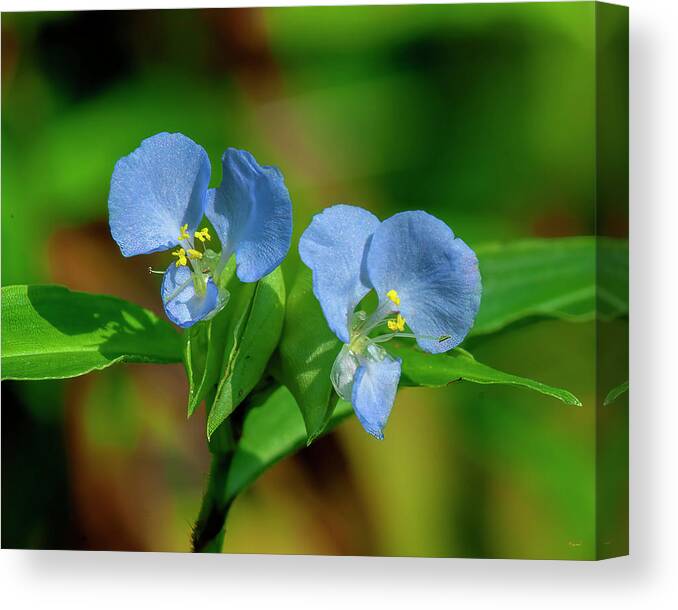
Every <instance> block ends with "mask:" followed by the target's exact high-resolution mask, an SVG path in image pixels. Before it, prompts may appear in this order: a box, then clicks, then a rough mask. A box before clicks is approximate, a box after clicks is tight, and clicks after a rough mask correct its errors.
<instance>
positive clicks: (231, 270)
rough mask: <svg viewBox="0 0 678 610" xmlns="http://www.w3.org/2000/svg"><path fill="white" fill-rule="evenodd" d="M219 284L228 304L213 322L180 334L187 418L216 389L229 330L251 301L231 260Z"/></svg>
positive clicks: (227, 349)
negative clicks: (185, 380)
mask: <svg viewBox="0 0 678 610" xmlns="http://www.w3.org/2000/svg"><path fill="white" fill-rule="evenodd" d="M220 284H221V287H222V288H225V289H226V290H228V292H229V294H230V299H229V302H228V303H227V304H226V306H225V307H224V309H223V310H222V311H220V312H219V313H218V314H217V315H216V316H215V317H214V318H213V319H211V320H208V321H204V322H199V323H198V324H194V325H193V326H191V327H190V328H188V329H186V332H185V333H184V336H185V339H186V343H185V350H184V364H185V366H186V376H187V377H188V416H189V417H190V416H191V415H193V412H194V411H195V409H196V408H197V407H198V405H199V404H200V403H201V402H202V401H203V400H204V399H205V398H206V397H207V396H208V395H209V394H210V393H211V394H212V397H213V395H214V394H215V393H216V390H217V387H218V385H219V379H220V376H221V371H222V369H223V363H224V358H225V356H226V354H227V353H229V352H230V348H231V347H232V345H233V341H234V336H233V328H234V326H235V324H236V322H237V321H238V320H240V319H241V318H242V317H243V316H244V315H245V313H246V311H247V308H248V307H249V304H250V301H251V298H252V290H253V285H252V284H243V283H241V282H240V281H239V280H238V277H237V276H236V275H235V257H231V260H230V261H229V262H228V264H227V265H226V267H225V269H224V271H223V272H222V275H221V279H220Z"/></svg>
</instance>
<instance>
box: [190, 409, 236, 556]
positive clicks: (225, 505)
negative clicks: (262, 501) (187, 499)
mask: <svg viewBox="0 0 678 610" xmlns="http://www.w3.org/2000/svg"><path fill="white" fill-rule="evenodd" d="M244 402H245V403H246V402H247V400H245V401H244ZM246 408H247V405H246V404H244V403H243V404H241V405H240V407H239V409H238V411H239V412H240V413H241V414H244V413H245V411H246ZM231 420H233V421H231ZM241 428H242V420H241V419H240V418H237V417H236V418H233V417H231V418H229V419H228V420H226V421H225V422H224V423H222V424H221V425H220V426H219V427H218V428H217V429H216V430H215V431H214V434H212V438H211V439H210V441H209V449H210V453H211V454H212V462H211V464H210V472H209V478H208V480H207V488H206V489H205V494H204V495H203V498H202V505H201V506H200V513H199V514H198V519H197V520H196V522H195V525H194V526H193V535H192V536H191V543H192V548H193V552H194V553H220V552H221V548H222V546H223V544H224V534H225V526H226V517H227V516H228V511H229V509H230V508H231V504H232V503H233V499H230V500H229V499H228V498H227V496H226V483H227V481H228V474H229V472H230V469H231V463H232V462H233V455H234V454H235V449H236V447H237V444H238V439H239V438H240V434H241Z"/></svg>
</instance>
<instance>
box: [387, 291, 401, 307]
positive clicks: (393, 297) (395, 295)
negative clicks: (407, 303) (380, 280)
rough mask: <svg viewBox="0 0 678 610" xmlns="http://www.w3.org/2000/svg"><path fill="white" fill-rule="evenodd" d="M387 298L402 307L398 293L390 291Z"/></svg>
mask: <svg viewBox="0 0 678 610" xmlns="http://www.w3.org/2000/svg"><path fill="white" fill-rule="evenodd" d="M386 296H387V297H388V298H389V299H391V301H393V303H394V304H395V305H400V297H399V296H398V293H397V292H396V291H395V290H389V291H388V292H387V293H386Z"/></svg>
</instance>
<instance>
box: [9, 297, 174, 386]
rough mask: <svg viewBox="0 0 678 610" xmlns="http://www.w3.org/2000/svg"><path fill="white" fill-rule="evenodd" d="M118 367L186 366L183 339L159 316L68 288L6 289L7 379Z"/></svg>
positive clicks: (61, 376)
mask: <svg viewBox="0 0 678 610" xmlns="http://www.w3.org/2000/svg"><path fill="white" fill-rule="evenodd" d="M116 362H154V363H168V362H181V336H180V335H179V333H178V332H177V331H176V330H175V329H174V327H173V326H172V325H171V324H169V322H166V321H164V320H161V319H159V318H158V317H157V316H156V315H155V314H154V313H152V312H150V311H148V310H147V309H144V308H142V307H139V306H137V305H134V304H132V303H128V302H126V301H123V300H122V299H118V298H115V297H111V296H104V295H95V294H87V293H85V292H72V291H70V290H68V289H67V288H64V287H62V286H5V287H3V288H2V378H3V379H61V378H65V377H75V376H77V375H83V374H85V373H89V372H90V371H94V370H99V369H104V368H106V367H107V366H110V365H111V364H115V363H116Z"/></svg>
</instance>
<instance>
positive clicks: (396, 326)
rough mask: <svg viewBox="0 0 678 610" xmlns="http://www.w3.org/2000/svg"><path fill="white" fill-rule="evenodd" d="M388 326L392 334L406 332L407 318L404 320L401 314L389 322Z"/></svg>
mask: <svg viewBox="0 0 678 610" xmlns="http://www.w3.org/2000/svg"><path fill="white" fill-rule="evenodd" d="M387 324H388V329H389V330H390V331H392V332H396V331H398V332H399V333H401V332H403V331H404V330H405V318H403V317H402V316H401V315H400V314H398V315H397V316H396V319H395V320H389V321H388V322H387Z"/></svg>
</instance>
